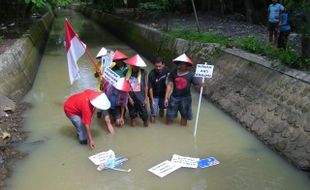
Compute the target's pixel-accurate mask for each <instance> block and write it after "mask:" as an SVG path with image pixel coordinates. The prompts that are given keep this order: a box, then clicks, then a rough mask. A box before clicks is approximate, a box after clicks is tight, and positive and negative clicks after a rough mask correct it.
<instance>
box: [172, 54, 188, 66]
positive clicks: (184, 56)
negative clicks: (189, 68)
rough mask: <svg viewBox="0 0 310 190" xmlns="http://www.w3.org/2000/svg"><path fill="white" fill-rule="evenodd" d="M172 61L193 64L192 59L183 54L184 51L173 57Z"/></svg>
mask: <svg viewBox="0 0 310 190" xmlns="http://www.w3.org/2000/svg"><path fill="white" fill-rule="evenodd" d="M172 61H173V62H185V63H187V64H188V65H193V62H192V60H191V59H190V58H189V57H187V55H185V53H183V54H182V55H180V56H179V57H177V58H175V59H174V60H172Z"/></svg>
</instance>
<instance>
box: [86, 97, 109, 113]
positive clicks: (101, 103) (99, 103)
mask: <svg viewBox="0 0 310 190" xmlns="http://www.w3.org/2000/svg"><path fill="white" fill-rule="evenodd" d="M89 100H90V103H91V104H92V105H93V106H95V107H96V108H98V109H101V110H107V109H109V108H110V107H111V103H110V101H109V99H108V97H107V96H106V95H105V93H97V94H92V95H91V96H89Z"/></svg>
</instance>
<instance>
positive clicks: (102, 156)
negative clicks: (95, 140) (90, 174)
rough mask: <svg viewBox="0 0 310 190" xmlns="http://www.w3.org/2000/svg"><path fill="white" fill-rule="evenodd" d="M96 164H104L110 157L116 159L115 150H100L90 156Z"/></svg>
mask: <svg viewBox="0 0 310 190" xmlns="http://www.w3.org/2000/svg"><path fill="white" fill-rule="evenodd" d="M88 158H89V159H90V160H91V161H92V162H93V163H94V164H95V165H97V166H98V165H100V164H104V163H105V162H107V160H108V159H114V158H115V153H114V151H113V150H108V151H106V152H99V153H98V154H95V155H92V156H90V157H88Z"/></svg>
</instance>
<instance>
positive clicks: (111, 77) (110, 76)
mask: <svg viewBox="0 0 310 190" xmlns="http://www.w3.org/2000/svg"><path fill="white" fill-rule="evenodd" d="M103 78H104V79H105V80H107V81H108V82H109V83H110V84H111V85H112V86H115V85H116V83H117V81H118V79H120V76H119V75H118V74H117V73H116V72H114V71H113V70H112V69H110V68H109V67H107V68H105V69H104V71H103Z"/></svg>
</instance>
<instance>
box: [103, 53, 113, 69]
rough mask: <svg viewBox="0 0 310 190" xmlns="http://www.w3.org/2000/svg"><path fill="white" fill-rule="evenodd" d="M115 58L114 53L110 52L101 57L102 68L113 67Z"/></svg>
mask: <svg viewBox="0 0 310 190" xmlns="http://www.w3.org/2000/svg"><path fill="white" fill-rule="evenodd" d="M113 56H114V52H108V53H107V54H106V55H104V56H102V57H101V67H102V68H103V69H104V68H107V67H110V66H111V64H112V60H113Z"/></svg>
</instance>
